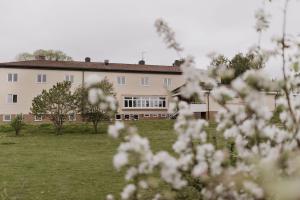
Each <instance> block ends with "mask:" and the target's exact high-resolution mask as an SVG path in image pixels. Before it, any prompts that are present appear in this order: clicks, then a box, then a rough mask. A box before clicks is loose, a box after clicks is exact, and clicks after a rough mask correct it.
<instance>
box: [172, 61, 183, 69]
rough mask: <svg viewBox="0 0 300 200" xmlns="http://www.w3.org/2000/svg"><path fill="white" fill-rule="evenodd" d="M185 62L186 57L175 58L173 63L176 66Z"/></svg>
mask: <svg viewBox="0 0 300 200" xmlns="http://www.w3.org/2000/svg"><path fill="white" fill-rule="evenodd" d="M183 63H184V59H180V60H175V61H174V63H173V66H174V67H180V65H182V64H183Z"/></svg>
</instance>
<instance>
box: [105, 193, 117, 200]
mask: <svg viewBox="0 0 300 200" xmlns="http://www.w3.org/2000/svg"><path fill="white" fill-rule="evenodd" d="M114 199H115V198H114V196H113V195H112V194H108V195H107V196H106V200H114Z"/></svg>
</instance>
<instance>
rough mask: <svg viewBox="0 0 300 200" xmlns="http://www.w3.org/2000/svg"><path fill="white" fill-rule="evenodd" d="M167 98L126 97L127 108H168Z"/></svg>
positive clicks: (125, 105)
mask: <svg viewBox="0 0 300 200" xmlns="http://www.w3.org/2000/svg"><path fill="white" fill-rule="evenodd" d="M166 105H167V104H166V97H147V96H145V97H124V107H125V108H166Z"/></svg>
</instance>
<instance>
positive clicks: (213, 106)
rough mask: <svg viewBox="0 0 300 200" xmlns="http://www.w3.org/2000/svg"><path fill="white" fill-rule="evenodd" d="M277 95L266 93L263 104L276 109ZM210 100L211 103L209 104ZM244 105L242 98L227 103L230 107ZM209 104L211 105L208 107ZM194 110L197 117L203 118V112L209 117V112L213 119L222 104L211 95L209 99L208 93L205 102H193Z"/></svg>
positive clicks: (272, 109) (270, 108)
mask: <svg viewBox="0 0 300 200" xmlns="http://www.w3.org/2000/svg"><path fill="white" fill-rule="evenodd" d="M275 97H276V95H275V94H266V95H265V96H264V98H263V100H262V102H261V104H262V105H264V106H267V107H268V109H269V111H274V110H275V108H276V98H275ZM208 101H209V104H208ZM241 105H243V101H242V100H241V99H240V98H236V99H233V100H232V101H229V102H228V103H227V106H228V107H238V106H241ZM208 106H209V107H208ZM192 109H193V112H194V113H195V116H196V117H197V118H203V116H202V117H201V113H203V112H205V113H206V118H208V114H207V113H208V112H209V118H210V119H213V118H214V116H215V115H216V113H217V112H218V111H220V110H221V109H222V106H220V105H219V104H218V103H217V102H216V101H214V100H213V98H212V97H211V96H209V100H208V98H207V95H206V96H205V99H204V102H203V104H198V106H197V104H195V105H193V104H192Z"/></svg>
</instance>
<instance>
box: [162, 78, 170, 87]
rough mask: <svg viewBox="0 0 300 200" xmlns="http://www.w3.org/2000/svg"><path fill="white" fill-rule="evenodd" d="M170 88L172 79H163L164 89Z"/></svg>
mask: <svg viewBox="0 0 300 200" xmlns="http://www.w3.org/2000/svg"><path fill="white" fill-rule="evenodd" d="M171 86H172V79H171V78H164V87H165V88H170V87H171Z"/></svg>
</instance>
